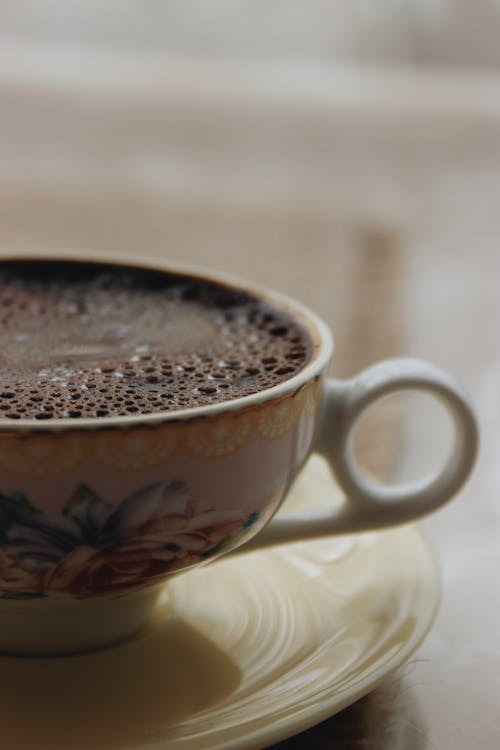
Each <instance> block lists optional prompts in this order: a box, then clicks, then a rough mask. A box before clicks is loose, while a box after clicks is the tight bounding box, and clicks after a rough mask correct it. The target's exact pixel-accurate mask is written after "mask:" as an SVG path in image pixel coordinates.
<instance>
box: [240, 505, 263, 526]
mask: <svg viewBox="0 0 500 750" xmlns="http://www.w3.org/2000/svg"><path fill="white" fill-rule="evenodd" d="M259 518H260V512H259V511H258V510H255V511H254V512H253V513H250V515H249V516H248V517H247V519H246V521H245V523H244V524H243V526H242V528H241V530H242V531H247V529H250V528H251V527H252V526H253V525H254V523H257V521H258V520H259Z"/></svg>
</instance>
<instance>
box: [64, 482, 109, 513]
mask: <svg viewBox="0 0 500 750" xmlns="http://www.w3.org/2000/svg"><path fill="white" fill-rule="evenodd" d="M101 502H102V500H101V498H100V497H99V495H98V494H97V493H96V492H94V490H93V489H91V488H90V487H87V485H86V484H80V485H79V486H78V487H77V488H76V490H75V491H74V492H73V494H72V495H71V497H70V499H69V500H68V502H67V503H66V505H65V507H64V510H63V515H65V516H80V515H82V513H85V512H86V511H87V510H88V508H89V507H90V506H91V505H92V504H93V503H101Z"/></svg>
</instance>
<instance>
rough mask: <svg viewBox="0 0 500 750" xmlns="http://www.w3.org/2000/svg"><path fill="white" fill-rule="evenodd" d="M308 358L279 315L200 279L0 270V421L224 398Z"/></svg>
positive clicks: (144, 410) (304, 341)
mask: <svg viewBox="0 0 500 750" xmlns="http://www.w3.org/2000/svg"><path fill="white" fill-rule="evenodd" d="M310 356H311V341H310V338H309V336H308V334H307V333H306V331H305V330H304V329H303V328H302V327H301V326H300V325H299V323H298V322H297V321H295V320H294V319H293V318H291V317H289V316H288V315H287V314H286V313H285V312H282V311H280V310H276V309H274V308H272V307H270V306H269V305H267V304H266V303H265V302H263V301H262V300H260V299H259V298H257V297H253V296H251V295H250V294H246V293H242V292H241V291H239V290H237V289H236V288H232V287H226V286H223V285H218V284H213V283H211V282H208V281H204V280H202V279H197V278H191V277H186V276H179V275H174V274H168V273H162V272H160V271H150V270H145V269H135V268H134V269H132V268H127V267H124V266H112V265H104V264H94V263H77V262H74V263H73V262H60V261H45V262H33V261H31V262H28V261H3V262H0V417H3V418H8V419H21V418H23V419H36V420H42V421H43V420H51V419H61V418H70V419H79V418H85V417H107V416H127V415H138V414H153V413H157V412H164V411H175V410H179V409H184V408H188V407H194V406H201V405H206V404H213V403H216V402H220V401H229V400H231V399H235V398H239V397H241V396H246V395H250V394H252V393H256V392H259V391H261V390H264V389H267V388H270V387H272V386H275V385H277V384H278V383H280V382H282V381H284V380H287V379H289V378H290V377H292V376H293V375H294V374H295V373H297V372H298V371H299V370H301V369H302V368H303V367H304V365H305V363H306V362H307V361H308V360H309V358H310Z"/></svg>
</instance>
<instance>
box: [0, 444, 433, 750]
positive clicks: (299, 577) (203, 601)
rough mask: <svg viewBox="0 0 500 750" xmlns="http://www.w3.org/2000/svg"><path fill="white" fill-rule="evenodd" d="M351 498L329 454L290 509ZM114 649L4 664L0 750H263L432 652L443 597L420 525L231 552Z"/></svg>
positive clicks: (179, 583)
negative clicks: (331, 471) (425, 645)
mask: <svg viewBox="0 0 500 750" xmlns="http://www.w3.org/2000/svg"><path fill="white" fill-rule="evenodd" d="M335 493H337V490H336V489H335V487H334V486H333V484H332V483H331V482H330V480H329V479H328V478H327V475H326V474H325V468H324V466H323V465H322V464H321V462H320V461H319V460H316V459H315V460H314V461H313V462H312V463H311V464H310V465H309V467H308V469H307V470H306V472H305V473H304V475H303V477H302V479H301V480H300V484H299V486H298V487H297V489H296V491H295V493H294V497H293V498H292V499H291V501H290V505H294V504H295V505H296V506H297V505H300V506H302V505H303V503H304V502H307V503H308V504H309V505H310V506H311V505H312V506H314V505H316V506H317V505H322V504H323V505H324V504H325V502H331V501H332V496H333V498H334V496H335ZM166 593H167V596H166V597H165V602H164V603H163V604H162V606H161V607H160V608H159V610H158V612H157V616H156V619H155V621H154V622H153V623H151V624H150V625H149V626H148V628H147V629H145V630H144V631H142V632H141V633H140V635H138V636H136V637H135V638H134V639H131V640H129V641H128V642H126V643H123V644H121V645H119V646H116V647H114V648H109V649H105V650H103V651H100V652H95V653H91V654H83V655H80V656H71V657H62V658H59V659H55V658H50V659H49V658H45V659H44V658H40V659H22V658H18V657H11V658H9V657H1V658H0V674H1V680H0V747H5V748H16V750H35V748H36V750H59V749H60V748H61V749H62V748H64V750H67V748H68V747H71V748H72V750H79V749H81V750H83V749H85V750H89V748H92V749H93V750H104V749H105V750H111V749H112V748H116V750H118V749H119V750H181V748H182V750H215V748H217V750H223V749H224V750H228V749H229V748H231V749H234V750H236V749H238V750H243V749H244V748H245V749H248V750H249V749H250V748H252V749H254V748H262V747H266V746H267V745H270V744H272V743H275V742H278V741H279V740H282V739H284V738H286V737H289V736H291V735H293V734H295V733H297V732H299V731H301V730H304V729H306V728H308V727H310V726H312V725H313V724H316V723H317V722H320V721H322V720H323V719H326V718H327V717H329V716H331V715H332V714H334V713H336V712H337V711H340V710H341V709H342V708H344V707H346V706H347V705H349V704H350V703H352V702H353V701H355V700H357V699H358V698H361V697H362V696H363V695H365V694H366V693H368V692H369V691H370V690H372V688H373V687H375V685H377V683H378V682H380V681H381V680H382V679H383V678H384V677H386V676H387V675H388V674H389V673H390V672H391V671H393V670H394V669H396V668H397V667H398V666H400V665H401V664H403V663H404V662H405V661H406V660H407V659H408V658H409V657H410V655H411V654H412V653H413V651H414V650H415V649H416V648H417V646H418V645H419V643H420V642H421V641H422V639H423V638H424V636H425V634H426V633H427V631H428V629H429V627H430V625H431V624H432V621H433V618H434V614H435V612H436V608H437V604H438V599H439V582H438V574H437V569H436V563H435V560H434V556H433V554H432V552H431V551H430V549H429V547H428V545H427V543H426V542H425V540H424V539H423V537H422V535H421V533H420V532H419V531H418V530H417V529H415V528H414V527H402V528H400V529H397V530H392V531H385V532H379V533H376V534H363V535H360V536H357V537H342V538H338V539H335V540H318V541H314V542H309V543H303V544H295V545H290V546H288V547H281V548H276V549H273V550H271V551H266V552H255V553H252V554H247V555H241V556H235V557H234V558H232V559H231V558H227V559H223V560H221V561H219V562H216V563H214V564H212V565H211V566H209V567H207V568H203V569H199V570H195V571H193V572H191V573H189V574H186V575H184V576H180V577H179V578H177V579H175V580H174V581H173V582H172V583H171V584H170V585H169V587H168V590H167V592H166Z"/></svg>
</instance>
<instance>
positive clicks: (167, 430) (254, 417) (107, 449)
mask: <svg viewBox="0 0 500 750" xmlns="http://www.w3.org/2000/svg"><path fill="white" fill-rule="evenodd" d="M319 397H320V387H319V381H313V382H311V383H308V384H307V385H306V386H304V387H303V388H302V389H301V390H300V391H299V392H298V393H296V394H295V395H293V396H290V395H288V396H286V397H284V398H283V399H281V400H279V401H273V402H271V403H270V404H268V405H266V406H264V407H260V406H257V407H255V406H254V407H250V408H248V409H247V410H246V411H243V412H238V414H235V415H231V414H226V415H220V416H215V417H209V418H207V419H205V420H195V421H193V422H178V423H174V424H172V423H170V424H165V425H163V426H162V425H160V426H158V427H154V428H151V427H137V428H127V429H123V430H120V429H116V430H104V431H102V432H101V431H100V432H96V433H92V432H84V431H80V432H78V433H64V434H60V435H55V434H50V433H45V434H42V435H34V434H31V435H29V436H20V437H13V436H12V435H9V436H5V437H3V438H0V470H2V469H3V470H4V471H6V472H7V473H9V474H10V475H13V476H22V477H27V478H37V477H48V476H55V475H58V474H63V473H65V472H67V471H69V470H71V469H73V468H74V467H75V466H77V465H78V464H80V463H82V462H83V461H84V460H86V459H90V460H94V461H96V462H97V463H99V464H100V465H101V466H104V467H106V468H110V469H114V470H117V469H119V470H121V471H123V472H135V471H142V470H144V469H146V468H153V467H155V466H159V465H161V464H164V463H165V462H166V461H168V460H169V459H170V458H172V456H173V455H174V454H175V453H177V452H178V451H180V450H187V451H188V452H189V453H190V454H191V455H192V456H194V457H195V458H197V459H201V460H209V461H210V460H217V459H221V458H224V457H225V456H229V455H231V454H232V453H236V451H238V450H240V449H241V448H242V447H243V446H245V445H246V444H247V443H248V442H249V441H250V440H251V439H252V437H257V438H260V439H261V440H270V441H271V440H280V439H281V438H283V437H284V436H285V435H287V434H288V433H289V432H291V430H293V428H294V427H295V425H296V423H297V421H298V419H299V417H300V415H301V414H302V413H304V414H306V415H309V416H313V415H314V414H315V413H316V411H317V409H318V404H319Z"/></svg>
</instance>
